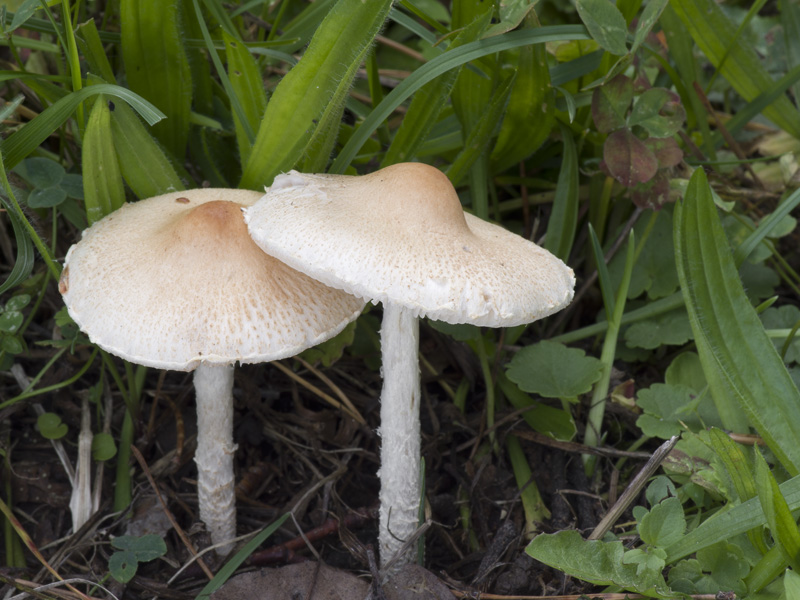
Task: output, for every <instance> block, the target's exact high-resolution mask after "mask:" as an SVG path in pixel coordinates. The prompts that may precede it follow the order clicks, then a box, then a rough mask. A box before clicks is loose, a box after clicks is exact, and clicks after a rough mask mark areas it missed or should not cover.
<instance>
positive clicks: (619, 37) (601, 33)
mask: <svg viewBox="0 0 800 600" xmlns="http://www.w3.org/2000/svg"><path fill="white" fill-rule="evenodd" d="M575 5H576V7H577V9H578V14H579V15H580V17H581V20H582V21H583V23H584V25H586V29H588V30H589V33H590V34H591V36H592V39H594V40H595V41H596V42H597V43H598V44H600V46H602V47H603V48H604V49H605V50H607V51H608V52H610V53H611V54H614V55H615V56H622V55H623V54H627V52H628V47H627V46H626V44H625V39H626V37H627V36H628V25H627V23H626V22H625V17H623V16H622V13H621V12H620V11H619V9H618V8H617V7H616V6H614V4H613V3H612V2H610V0H578V1H577V2H576V3H575Z"/></svg>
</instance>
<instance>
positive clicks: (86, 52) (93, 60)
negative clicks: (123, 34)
mask: <svg viewBox="0 0 800 600" xmlns="http://www.w3.org/2000/svg"><path fill="white" fill-rule="evenodd" d="M75 41H76V42H77V44H78V48H80V51H81V54H82V55H83V59H84V60H85V61H86V62H87V63H88V64H89V70H90V71H91V72H92V73H94V74H95V75H97V76H99V77H100V78H102V79H103V81H105V82H106V83H116V82H117V81H116V78H115V77H114V70H113V69H112V68H111V63H110V62H109V60H108V56H106V51H105V48H104V47H103V42H102V40H101V39H100V33H99V32H98V31H97V25H96V24H95V22H94V19H89V20H88V21H86V22H85V23H81V24H80V25H78V26H77V27H76V28H75Z"/></svg>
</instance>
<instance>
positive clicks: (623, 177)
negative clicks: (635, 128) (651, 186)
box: [603, 128, 658, 187]
mask: <svg viewBox="0 0 800 600" xmlns="http://www.w3.org/2000/svg"><path fill="white" fill-rule="evenodd" d="M603 160H604V161H605V164H606V168H607V169H608V172H609V173H611V176H612V177H614V179H616V180H617V181H619V182H620V183H621V184H622V185H624V186H627V187H633V186H635V185H636V184H638V183H644V182H646V181H650V179H652V178H653V176H654V175H655V174H656V171H657V170H658V159H656V156H655V154H653V153H652V152H651V151H650V149H649V148H648V147H647V145H646V144H645V143H644V142H643V141H642V140H640V139H639V138H637V137H636V136H635V135H633V133H632V132H631V130H630V129H627V128H626V129H619V130H618V131H615V132H614V133H612V134H610V135H609V136H608V139H606V143H605V145H604V146H603Z"/></svg>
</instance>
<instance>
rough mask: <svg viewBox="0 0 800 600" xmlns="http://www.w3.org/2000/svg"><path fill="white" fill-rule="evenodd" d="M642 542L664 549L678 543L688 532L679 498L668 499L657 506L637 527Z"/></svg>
mask: <svg viewBox="0 0 800 600" xmlns="http://www.w3.org/2000/svg"><path fill="white" fill-rule="evenodd" d="M637 529H638V531H639V536H640V537H641V538H642V541H643V542H645V543H646V544H650V545H651V546H660V547H662V548H664V547H666V546H669V545H670V544H673V543H675V542H677V541H678V540H679V539H681V538H682V537H683V534H684V531H685V530H686V517H684V516H683V507H682V506H681V501H680V500H679V499H678V498H666V499H664V500H662V501H661V502H659V503H658V504H656V505H655V506H654V507H653V508H651V509H650V511H649V512H648V513H647V514H646V515H645V516H644V517H643V518H642V520H641V522H639V524H638V525H637Z"/></svg>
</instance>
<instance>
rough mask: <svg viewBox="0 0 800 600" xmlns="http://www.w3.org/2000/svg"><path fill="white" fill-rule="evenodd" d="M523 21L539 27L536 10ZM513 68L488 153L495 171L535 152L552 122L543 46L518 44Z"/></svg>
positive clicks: (552, 102)
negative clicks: (513, 75) (497, 129)
mask: <svg viewBox="0 0 800 600" xmlns="http://www.w3.org/2000/svg"><path fill="white" fill-rule="evenodd" d="M525 24H526V28H529V29H535V28H537V27H539V21H538V19H537V18H536V15H535V13H533V12H531V13H530V14H529V15H528V16H527V17H526V19H525ZM516 72H517V79H516V81H515V82H514V89H513V90H511V96H510V97H509V99H508V107H507V109H506V112H505V115H504V117H503V124H502V125H501V126H500V134H499V135H498V136H497V142H496V143H495V146H494V149H493V150H492V155H491V159H492V168H493V169H494V170H496V171H497V172H499V171H504V170H505V169H507V168H509V167H510V166H512V165H514V164H516V163H518V162H521V161H523V160H525V159H526V158H528V157H529V156H530V155H531V154H533V153H534V152H536V150H538V149H539V146H541V145H542V143H544V141H545V140H546V139H547V138H548V136H549V135H550V132H551V131H552V129H553V125H554V124H555V108H556V103H555V94H554V92H553V88H552V86H551V85H550V69H549V67H548V66H547V51H546V50H545V47H544V46H543V45H542V44H536V45H531V46H525V47H524V48H520V50H519V57H518V58H517V68H516ZM576 189H577V188H576Z"/></svg>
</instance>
